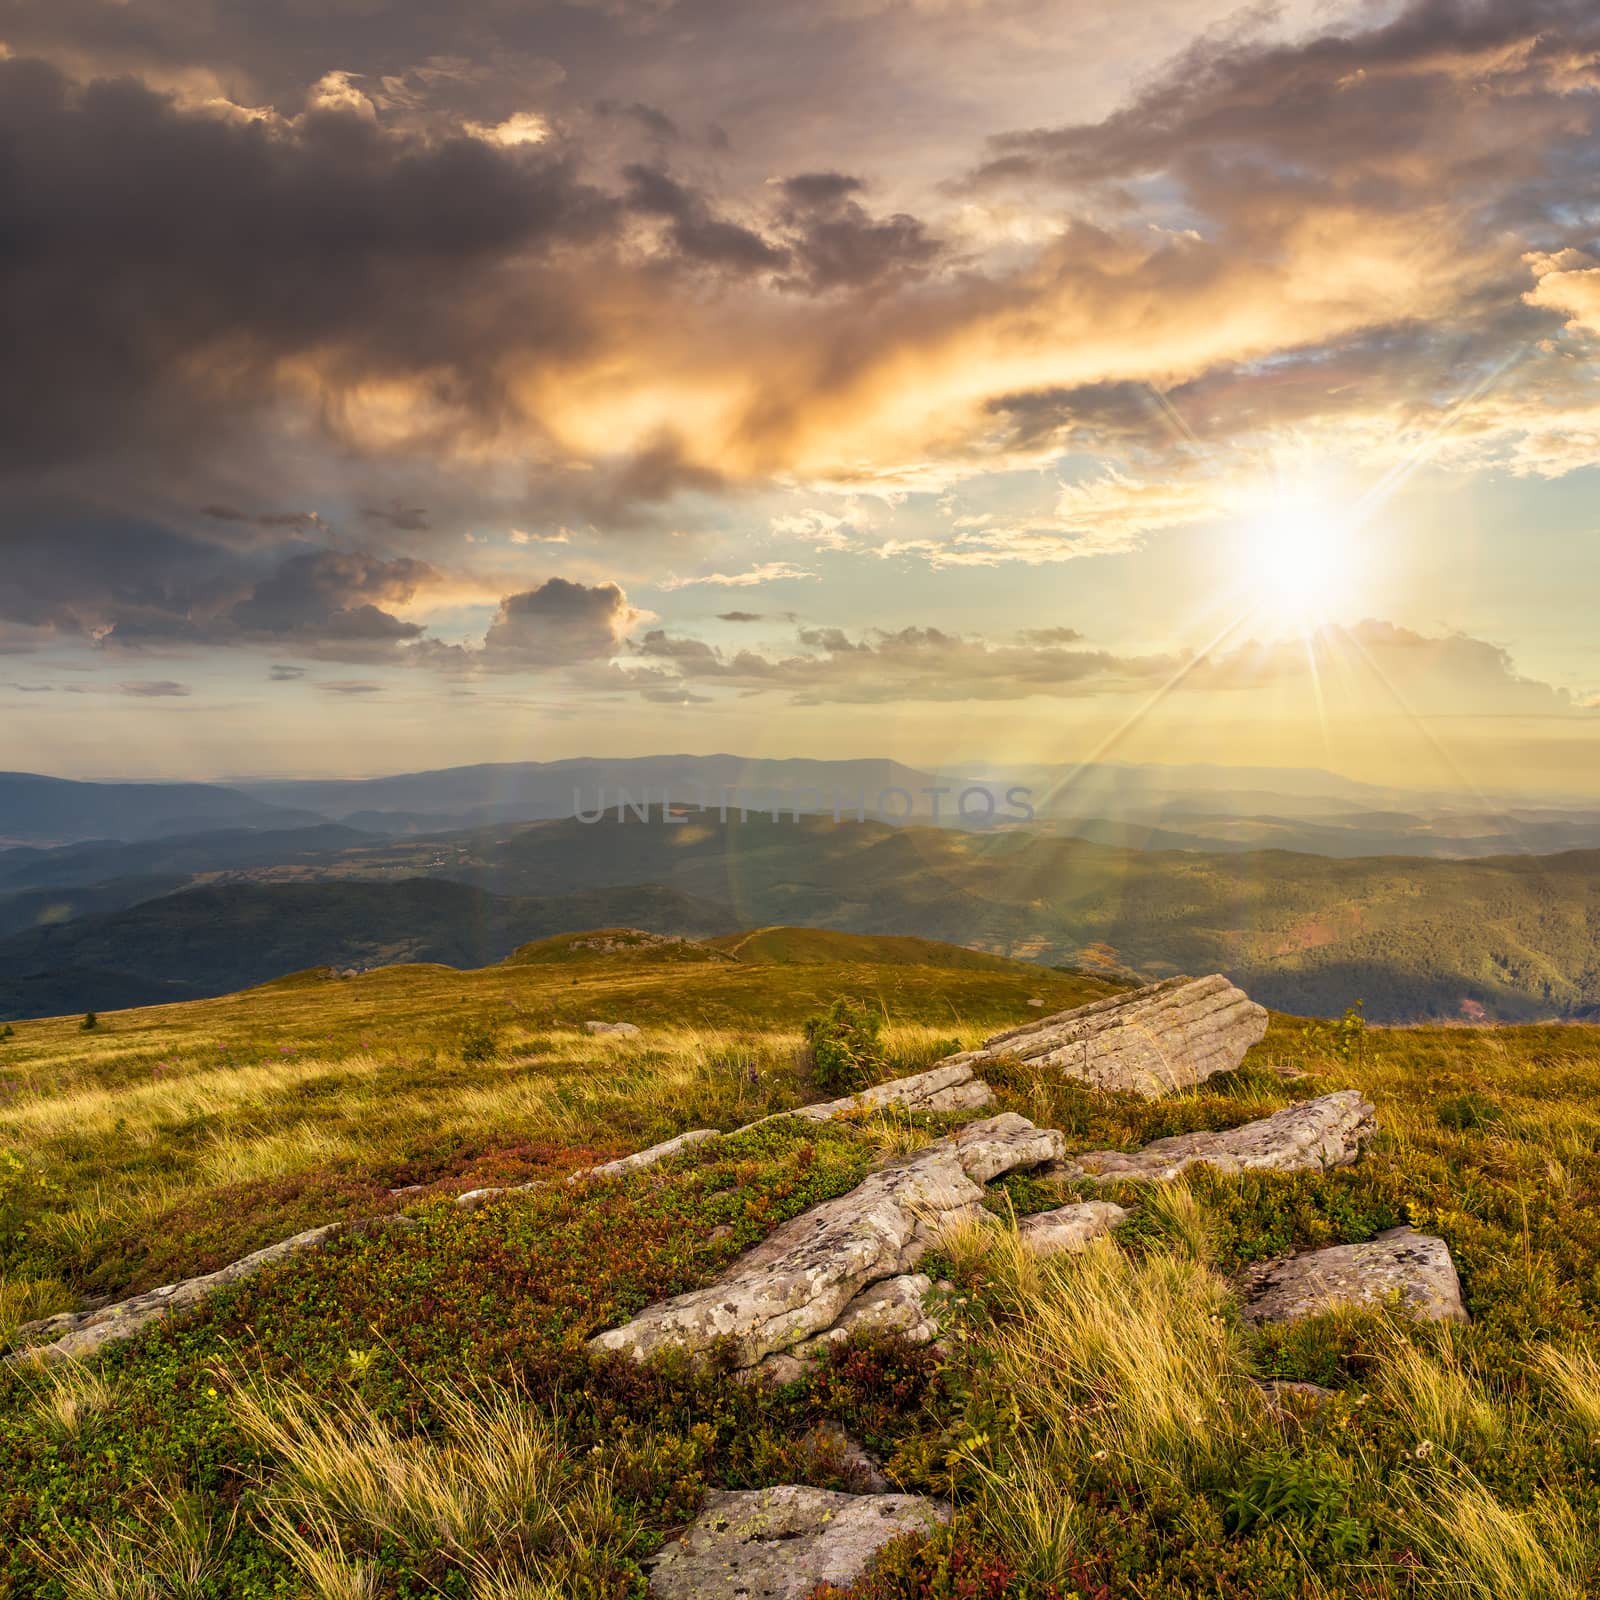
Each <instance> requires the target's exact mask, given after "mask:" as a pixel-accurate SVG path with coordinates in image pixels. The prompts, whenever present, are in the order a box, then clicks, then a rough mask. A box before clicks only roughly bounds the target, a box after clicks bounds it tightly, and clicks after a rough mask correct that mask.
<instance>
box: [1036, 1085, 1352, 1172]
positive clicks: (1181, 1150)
mask: <svg viewBox="0 0 1600 1600" xmlns="http://www.w3.org/2000/svg"><path fill="white" fill-rule="evenodd" d="M1376 1128H1377V1123H1376V1122H1375V1120H1374V1112H1373V1107H1372V1104H1371V1102H1370V1101H1367V1100H1364V1099H1363V1098H1362V1097H1361V1095H1360V1094H1359V1093H1358V1092H1357V1091H1356V1090H1354V1089H1341V1090H1339V1091H1338V1092H1337V1093H1336V1094H1325V1095H1323V1096H1322V1097H1321V1098H1320V1099H1317V1100H1303V1101H1301V1102H1300V1103H1299V1104H1298V1105H1292V1106H1285V1107H1284V1109H1283V1110H1282V1111H1275V1112H1273V1114H1272V1115H1271V1116H1270V1117H1263V1118H1261V1120H1260V1121H1259V1122H1247V1123H1245V1124H1244V1125H1243V1126H1242V1127H1238V1128H1228V1129H1226V1130H1224V1131H1223V1132H1221V1133H1180V1134H1175V1135H1173V1137H1172V1138H1170V1139H1157V1140H1156V1141H1155V1143H1153V1144H1147V1145H1146V1146H1145V1147H1144V1149H1142V1150H1136V1151H1134V1152H1133V1153H1132V1154H1131V1155H1124V1154H1123V1153H1122V1152H1121V1151H1117V1150H1093V1151H1090V1152H1089V1153H1088V1154H1087V1155H1080V1156H1072V1157H1070V1158H1068V1159H1067V1160H1066V1161H1063V1162H1060V1163H1059V1164H1058V1165H1057V1166H1055V1167H1053V1168H1052V1169H1051V1172H1052V1175H1053V1176H1056V1177H1061V1178H1067V1179H1072V1180H1075V1181H1077V1180H1087V1181H1089V1182H1093V1183H1114V1182H1116V1181H1118V1180H1120V1179H1131V1180H1133V1181H1134V1182H1138V1183H1165V1182H1167V1181H1168V1180H1170V1179H1172V1178H1176V1177H1177V1176H1179V1174H1180V1173H1182V1172H1184V1171H1186V1170H1187V1169H1188V1168H1189V1167H1192V1166H1194V1165H1196V1164H1197V1163H1201V1162H1203V1163H1204V1164H1205V1165H1207V1166H1209V1167H1215V1168H1216V1170H1217V1171H1218V1172H1225V1173H1234V1172H1247V1171H1267V1172H1326V1171H1328V1170H1329V1169H1330V1168H1332V1167H1343V1166H1348V1165H1349V1164H1350V1163H1351V1162H1352V1161H1354V1160H1355V1159H1356V1157H1357V1156H1358V1155H1360V1153H1361V1145H1362V1141H1363V1140H1365V1139H1367V1138H1370V1137H1371V1135H1372V1134H1373V1132H1374V1131H1375V1130H1376Z"/></svg>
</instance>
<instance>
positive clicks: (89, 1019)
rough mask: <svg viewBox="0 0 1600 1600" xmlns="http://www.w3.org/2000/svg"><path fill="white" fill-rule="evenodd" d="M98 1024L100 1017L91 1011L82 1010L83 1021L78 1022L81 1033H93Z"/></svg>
mask: <svg viewBox="0 0 1600 1600" xmlns="http://www.w3.org/2000/svg"><path fill="white" fill-rule="evenodd" d="M99 1026H100V1019H99V1017H97V1016H96V1015H95V1014H94V1012H92V1011H86V1012H84V1014H83V1021H82V1022H80V1023H79V1024H78V1028H79V1031H80V1032H82V1033H93V1032H94V1030H95V1029H96V1028H98V1027H99Z"/></svg>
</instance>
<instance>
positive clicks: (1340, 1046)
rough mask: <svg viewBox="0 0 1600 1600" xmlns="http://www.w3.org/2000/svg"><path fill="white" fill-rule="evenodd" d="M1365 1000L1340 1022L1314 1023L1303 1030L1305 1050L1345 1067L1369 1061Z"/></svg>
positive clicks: (1347, 1011) (1360, 1001) (1349, 1011)
mask: <svg viewBox="0 0 1600 1600" xmlns="http://www.w3.org/2000/svg"><path fill="white" fill-rule="evenodd" d="M1365 1005H1366V1002H1365V1001H1364V1000H1357V1001H1356V1003H1355V1004H1354V1005H1353V1006H1351V1007H1349V1008H1348V1009H1347V1010H1346V1011H1345V1014H1344V1015H1343V1016H1342V1017H1340V1019H1339V1020H1338V1021H1337V1022H1313V1023H1310V1024H1308V1025H1307V1027H1306V1028H1305V1029H1304V1031H1303V1034H1302V1037H1303V1039H1304V1040H1305V1043H1306V1047H1307V1048H1308V1049H1310V1050H1314V1051H1318V1052H1322V1053H1325V1054H1327V1055H1330V1056H1332V1057H1333V1059H1334V1060H1335V1061H1339V1062H1342V1063H1343V1064H1344V1065H1345V1066H1354V1065H1355V1064H1356V1063H1358V1062H1362V1061H1365V1060H1366V1054H1367V1018H1366V1012H1365V1011H1364V1009H1363V1007H1364V1006H1365Z"/></svg>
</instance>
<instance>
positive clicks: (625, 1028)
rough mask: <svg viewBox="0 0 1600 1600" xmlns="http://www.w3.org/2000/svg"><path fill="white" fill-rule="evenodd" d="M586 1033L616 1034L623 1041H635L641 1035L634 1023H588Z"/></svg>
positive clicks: (585, 1028)
mask: <svg viewBox="0 0 1600 1600" xmlns="http://www.w3.org/2000/svg"><path fill="white" fill-rule="evenodd" d="M583 1026H584V1031H585V1032H587V1033H594V1034H604V1033H611V1034H615V1035H616V1036H617V1037H618V1038H621V1039H634V1038H637V1037H638V1035H639V1031H640V1030H639V1028H638V1026H637V1025H636V1024H634V1023H632V1022H586V1023H584V1025H583Z"/></svg>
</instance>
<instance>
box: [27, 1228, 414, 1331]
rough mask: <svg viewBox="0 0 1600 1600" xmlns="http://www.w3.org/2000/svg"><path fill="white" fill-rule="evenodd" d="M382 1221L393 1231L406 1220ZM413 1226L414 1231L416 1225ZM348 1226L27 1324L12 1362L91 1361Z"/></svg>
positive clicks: (316, 1232) (287, 1241)
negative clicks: (107, 1348)
mask: <svg viewBox="0 0 1600 1600" xmlns="http://www.w3.org/2000/svg"><path fill="white" fill-rule="evenodd" d="M381 1220H382V1221H383V1222H386V1223H387V1224H388V1225H390V1226H394V1225H395V1224H396V1223H404V1222H407V1221H409V1220H410V1219H408V1218H384V1219H381ZM411 1225H412V1226H413V1227H414V1226H415V1223H412V1224H411ZM352 1226H354V1224H351V1223H348V1222H330V1223H327V1224H326V1225H325V1226H323V1227H320V1228H308V1229H307V1230H306V1231H305V1232H304V1233H297V1234H295V1235H294V1237H293V1238H292V1239H280V1240H279V1241H278V1243H277V1244H269V1245H268V1246H267V1247H266V1248H265V1249H263V1250H257V1251H255V1252H254V1253H253V1254H251V1255H247V1256H245V1257H244V1258H243V1259H241V1260H239V1261H234V1262H230V1263H229V1264H228V1265H227V1266H225V1267H220V1268H218V1270H217V1271H215V1272H207V1273H203V1274H202V1275H201V1276H199V1277H196V1278H184V1279H183V1280H182V1281H181V1282H178V1283H165V1284H162V1286H161V1287H160V1288H159V1289H148V1290H146V1291H145V1293H143V1294H136V1295H134V1296H133V1297H132V1298H131V1299H128V1300H119V1301H117V1303H116V1304H115V1305H109V1306H102V1307H101V1308H100V1309H99V1310H98V1311H63V1312H61V1313H60V1314H59V1315H57V1316H54V1317H45V1318H44V1319H43V1320H42V1321H39V1322H29V1323H25V1324H24V1325H23V1326H22V1327H20V1328H18V1329H17V1339H18V1341H19V1342H20V1343H21V1344H22V1345H23V1346H24V1347H25V1348H23V1349H21V1350H19V1351H17V1352H16V1354H15V1355H13V1356H12V1357H11V1358H10V1359H11V1360H13V1361H15V1360H43V1361H65V1360H69V1359H75V1358H78V1357H83V1356H92V1355H94V1354H96V1353H97V1352H98V1351H99V1350H100V1349H101V1348H102V1347H103V1346H105V1345H108V1344H112V1343H114V1342H115V1341H116V1340H118V1339H126V1338H129V1337H131V1336H132V1335H133V1334H135V1333H137V1332H138V1331H139V1330H140V1329H141V1328H147V1327H149V1325H150V1324H151V1323H152V1322H159V1321H160V1320H161V1319H162V1318H163V1317H166V1316H170V1315H171V1314H172V1313H173V1312H174V1311H181V1310H182V1309H183V1308H184V1307H186V1306H192V1305H198V1304H199V1302H200V1301H201V1300H203V1299H205V1297H206V1296H207V1295H208V1294H211V1293H213V1292H214V1291H215V1290H217V1289H221V1288H223V1287H224V1286H225V1285H227V1284H230V1283H239V1282H241V1281H242V1280H243V1279H245V1278H251V1277H254V1276H255V1274H256V1273H258V1272H259V1271H260V1270H261V1269H262V1268H263V1267H265V1266H269V1265H270V1264H271V1263H272V1262H274V1261H286V1260H288V1258H289V1257H291V1256H298V1255H303V1254H304V1253H305V1252H306V1251H307V1250H315V1249H317V1248H318V1247H319V1246H321V1245H323V1244H326V1243H327V1241H328V1240H330V1239H332V1238H335V1237H336V1236H337V1235H339V1234H341V1233H345V1232H347V1231H348V1230H349V1229H350V1228H351V1227H352Z"/></svg>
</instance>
